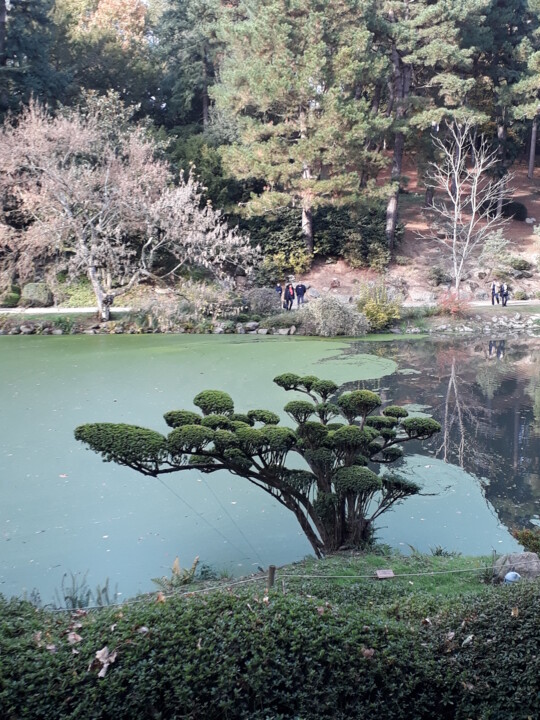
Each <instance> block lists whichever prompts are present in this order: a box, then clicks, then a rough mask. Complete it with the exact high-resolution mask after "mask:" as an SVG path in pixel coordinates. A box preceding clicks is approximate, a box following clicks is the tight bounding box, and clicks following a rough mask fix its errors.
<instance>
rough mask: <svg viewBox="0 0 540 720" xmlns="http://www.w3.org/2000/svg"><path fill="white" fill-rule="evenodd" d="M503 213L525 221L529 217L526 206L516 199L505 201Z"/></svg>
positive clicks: (505, 215) (504, 215) (508, 216)
mask: <svg viewBox="0 0 540 720" xmlns="http://www.w3.org/2000/svg"><path fill="white" fill-rule="evenodd" d="M502 214H503V217H507V218H513V219H514V220H520V221H521V222H524V221H525V220H526V219H527V217H528V213H527V208H526V206H525V205H524V204H523V203H520V202H517V201H516V200H509V201H508V202H505V203H503V207H502Z"/></svg>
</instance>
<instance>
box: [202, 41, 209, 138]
mask: <svg viewBox="0 0 540 720" xmlns="http://www.w3.org/2000/svg"><path fill="white" fill-rule="evenodd" d="M209 120H210V98H209V97H208V70H207V67H206V51H205V52H204V55H203V87H202V121H203V127H204V128H206V127H208V122H209Z"/></svg>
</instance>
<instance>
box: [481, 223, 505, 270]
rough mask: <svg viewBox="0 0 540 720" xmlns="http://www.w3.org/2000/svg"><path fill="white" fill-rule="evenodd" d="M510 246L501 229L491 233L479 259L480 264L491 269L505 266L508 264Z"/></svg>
mask: <svg viewBox="0 0 540 720" xmlns="http://www.w3.org/2000/svg"><path fill="white" fill-rule="evenodd" d="M509 244H510V242H509V241H508V240H507V239H506V238H505V236H504V235H503V231H502V229H501V228H499V229H498V230H494V231H493V232H491V233H489V235H488V236H487V237H486V240H485V242H484V244H483V246H482V252H481V253H480V257H479V261H480V264H481V265H482V266H484V267H486V268H489V269H491V268H493V267H494V266H495V265H502V266H504V265H506V264H508V258H509V253H508V246H509ZM497 277H498V275H497Z"/></svg>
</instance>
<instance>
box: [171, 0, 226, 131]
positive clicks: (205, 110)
mask: <svg viewBox="0 0 540 720" xmlns="http://www.w3.org/2000/svg"><path fill="white" fill-rule="evenodd" d="M220 12H221V7H220V1H219V0H167V4H166V6H165V10H164V12H163V13H162V15H161V18H160V21H159V26H158V29H157V32H158V33H159V38H160V55H161V57H162V60H163V62H164V65H165V74H164V78H163V81H164V85H165V87H166V92H167V103H168V108H167V113H168V115H169V116H171V115H172V117H170V119H169V121H170V122H176V123H177V122H178V121H179V120H184V121H185V120H186V119H191V118H192V117H193V116H194V118H195V119H196V120H197V122H200V121H202V124H203V126H204V127H206V126H207V125H208V122H209V118H210V96H209V89H210V88H211V86H212V85H213V84H214V81H215V65H216V56H217V54H218V53H219V52H220V51H221V50H222V49H223V45H222V43H221V41H220V40H219V39H218V36H217V22H218V18H219V16H220Z"/></svg>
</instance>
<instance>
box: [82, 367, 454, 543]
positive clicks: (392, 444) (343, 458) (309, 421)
mask: <svg viewBox="0 0 540 720" xmlns="http://www.w3.org/2000/svg"><path fill="white" fill-rule="evenodd" d="M274 382H275V383H276V384H277V385H279V386H280V387H282V388H283V389H284V390H287V391H297V392H300V393H303V394H304V395H305V396H307V397H308V398H309V399H307V400H298V399H297V400H292V401H291V402H289V403H287V405H286V406H285V408H284V409H285V412H286V413H287V415H288V416H289V417H290V418H291V419H292V420H293V421H294V423H295V424H296V427H295V428H291V427H283V426H280V424H279V417H278V416H277V415H276V414H275V413H273V412H270V411H268V410H250V411H249V412H248V413H247V414H238V413H236V412H235V410H234V404H233V401H232V398H231V397H230V396H229V395H228V394H227V393H225V392H223V391H220V390H205V391H203V392H201V393H199V394H198V395H197V396H196V398H195V399H194V405H195V406H197V407H198V408H200V410H201V413H200V414H199V413H196V412H193V411H188V410H179V411H172V412H168V413H166V414H165V416H164V417H165V421H166V423H167V424H168V425H169V427H171V428H172V430H171V432H170V433H169V434H168V435H167V436H165V435H162V434H160V433H158V432H155V431H153V430H148V429H145V428H140V427H137V426H134V425H125V424H111V423H91V424H87V425H80V426H79V427H78V428H76V430H75V438H76V439H77V440H80V441H82V442H83V443H85V444H86V445H88V447H89V448H90V449H91V450H93V451H94V452H96V453H99V454H100V455H101V456H102V457H103V459H104V460H105V461H107V462H109V461H112V462H115V463H118V464H119V465H125V466H127V467H130V468H132V469H133V470H136V471H137V472H140V473H142V474H143V475H149V476H152V477H157V476H158V475H163V474H167V473H175V472H179V471H182V470H190V469H197V470H198V471H199V472H203V473H212V472H216V471H217V470H228V471H229V472H231V473H233V474H234V475H238V476H239V477H243V478H245V479H246V480H248V481H249V482H251V483H253V484H254V485H256V486H257V487H259V488H261V489H262V490H264V491H266V492H267V493H269V494H270V495H271V496H272V497H273V498H275V499H276V500H277V501H278V502H280V503H281V504H282V505H284V506H285V507H286V508H287V509H288V510H290V511H291V512H293V513H294V515H295V517H296V519H297V520H298V522H299V523H300V526H301V528H302V530H303V531H304V533H305V535H306V537H307V539H308V540H309V542H310V543H311V545H312V547H313V550H314V552H315V554H316V555H317V556H318V557H321V556H322V555H324V554H326V553H329V552H333V551H335V550H338V549H340V548H342V547H353V548H360V547H362V546H364V545H365V544H367V543H369V542H370V540H371V539H372V537H373V529H374V523H375V521H376V520H377V518H378V517H379V516H380V515H381V514H382V513H384V512H386V511H387V510H389V509H390V508H391V507H392V506H394V505H395V504H396V503H399V502H400V501H402V500H404V499H405V498H406V497H408V496H410V495H415V494H417V493H418V492H419V489H420V488H419V486H418V485H417V484H416V483H414V482H411V481H410V480H406V479H404V478H402V477H399V476H397V475H395V474H391V473H388V474H384V475H378V474H376V473H375V472H374V471H373V470H372V469H371V468H370V467H369V465H370V464H371V463H377V464H389V463H393V462H395V461H396V460H398V459H399V458H400V457H402V455H403V447H402V446H403V444H404V443H406V442H408V441H410V440H426V439H427V438H430V437H431V436H432V435H434V434H435V433H437V432H439V430H440V429H441V426H440V425H439V423H438V422H436V421H435V420H433V419H431V418H425V417H422V418H417V417H414V418H410V417H408V413H407V411H406V410H405V409H404V408H402V407H400V406H397V405H390V406H387V407H385V408H384V409H383V410H382V413H381V414H380V415H375V414H374V413H375V411H376V410H377V409H378V408H380V406H381V399H380V397H379V396H378V395H377V394H376V393H374V392H371V391H369V390H354V391H352V392H345V393H342V394H340V395H338V394H337V391H338V386H337V385H336V384H335V383H334V382H332V381H329V380H320V379H319V378H317V377H315V376H311V375H310V376H305V377H301V376H299V375H296V374H293V373H285V374H283V375H279V376H278V377H276V378H274ZM293 453H294V454H296V455H299V456H300V457H301V458H303V460H304V469H294V468H290V467H287V461H288V460H289V458H290V456H291V454H293Z"/></svg>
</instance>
